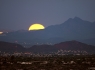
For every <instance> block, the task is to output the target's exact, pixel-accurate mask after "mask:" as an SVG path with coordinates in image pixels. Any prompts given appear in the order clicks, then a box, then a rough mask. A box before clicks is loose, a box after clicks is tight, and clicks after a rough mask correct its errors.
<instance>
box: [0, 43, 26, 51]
mask: <svg viewBox="0 0 95 70" xmlns="http://www.w3.org/2000/svg"><path fill="white" fill-rule="evenodd" d="M0 51H1V52H11V53H12V52H24V51H25V48H24V47H23V46H21V45H19V44H15V43H9V42H3V41H0Z"/></svg>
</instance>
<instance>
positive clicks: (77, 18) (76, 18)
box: [74, 17, 82, 20]
mask: <svg viewBox="0 0 95 70" xmlns="http://www.w3.org/2000/svg"><path fill="white" fill-rule="evenodd" d="M74 20H82V19H81V18H79V17H74Z"/></svg>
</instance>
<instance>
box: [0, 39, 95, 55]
mask: <svg viewBox="0 0 95 70" xmlns="http://www.w3.org/2000/svg"><path fill="white" fill-rule="evenodd" d="M60 49H62V50H74V51H77V50H79V51H87V52H88V53H94V54H95V46H92V45H87V44H85V43H81V42H78V41H75V40H73V41H66V42H61V43H58V44H55V45H34V46H32V47H30V48H24V47H23V46H21V45H19V44H15V43H9V42H2V41H0V51H1V52H32V53H53V52H57V51H58V50H60Z"/></svg>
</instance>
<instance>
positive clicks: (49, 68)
mask: <svg viewBox="0 0 95 70" xmlns="http://www.w3.org/2000/svg"><path fill="white" fill-rule="evenodd" d="M0 70H95V55H64V56H50V57H44V56H43V57H32V56H30V57H27V56H0Z"/></svg>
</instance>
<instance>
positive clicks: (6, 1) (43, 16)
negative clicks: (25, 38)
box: [0, 0, 95, 30]
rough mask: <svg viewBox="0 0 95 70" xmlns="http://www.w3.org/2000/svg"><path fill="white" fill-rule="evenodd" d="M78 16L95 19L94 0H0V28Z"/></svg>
mask: <svg viewBox="0 0 95 70" xmlns="http://www.w3.org/2000/svg"><path fill="white" fill-rule="evenodd" d="M76 16H77V17H80V18H81V19H83V20H88V21H91V22H94V21H95V0H0V29H5V30H20V29H25V30H27V29H28V27H29V26H30V25H31V24H33V23H41V24H43V25H44V26H45V27H47V26H50V25H55V24H61V23H64V22H65V21H66V20H67V19H69V18H74V17H76Z"/></svg>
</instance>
